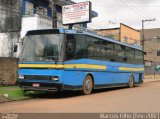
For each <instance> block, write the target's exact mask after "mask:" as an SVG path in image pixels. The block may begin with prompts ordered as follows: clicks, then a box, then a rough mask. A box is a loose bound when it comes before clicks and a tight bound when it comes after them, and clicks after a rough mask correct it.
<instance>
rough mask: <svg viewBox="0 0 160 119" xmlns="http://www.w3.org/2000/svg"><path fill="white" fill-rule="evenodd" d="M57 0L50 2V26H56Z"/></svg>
mask: <svg viewBox="0 0 160 119" xmlns="http://www.w3.org/2000/svg"><path fill="white" fill-rule="evenodd" d="M57 1H58V0H51V2H52V28H57V10H56V3H57Z"/></svg>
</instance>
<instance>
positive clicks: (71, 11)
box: [62, 2, 91, 25]
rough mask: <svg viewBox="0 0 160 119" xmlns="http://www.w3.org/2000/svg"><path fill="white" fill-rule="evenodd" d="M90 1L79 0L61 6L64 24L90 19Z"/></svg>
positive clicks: (88, 20)
mask: <svg viewBox="0 0 160 119" xmlns="http://www.w3.org/2000/svg"><path fill="white" fill-rule="evenodd" d="M90 14H91V2H81V3H77V4H72V5H65V6H63V7H62V22H63V24H64V25H68V24H77V23H82V22H90V21H91V15H90Z"/></svg>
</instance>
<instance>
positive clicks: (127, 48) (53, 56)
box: [17, 29, 144, 94]
mask: <svg viewBox="0 0 160 119" xmlns="http://www.w3.org/2000/svg"><path fill="white" fill-rule="evenodd" d="M18 75H19V76H18V80H17V81H18V84H19V86H20V87H21V88H23V89H24V90H25V91H61V90H82V91H83V93H84V94H90V93H91V92H92V91H93V89H100V88H108V87H120V86H128V87H133V86H135V85H138V84H141V83H142V82H143V78H144V65H143V52H142V50H141V49H140V48H137V47H134V46H131V45H128V44H124V43H121V42H119V41H115V40H112V39H109V38H106V37H102V36H99V35H96V34H94V33H90V32H87V31H76V30H65V29H50V30H34V31H29V32H28V33H27V34H26V36H25V38H24V42H23V49H22V52H21V55H20V62H19V71H18Z"/></svg>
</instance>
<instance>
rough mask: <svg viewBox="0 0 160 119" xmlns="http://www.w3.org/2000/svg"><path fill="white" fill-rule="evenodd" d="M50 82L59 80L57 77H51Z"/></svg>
mask: <svg viewBox="0 0 160 119" xmlns="http://www.w3.org/2000/svg"><path fill="white" fill-rule="evenodd" d="M51 80H52V81H58V80H59V78H58V77H57V76H52V77H51Z"/></svg>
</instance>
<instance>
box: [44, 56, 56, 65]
mask: <svg viewBox="0 0 160 119" xmlns="http://www.w3.org/2000/svg"><path fill="white" fill-rule="evenodd" d="M44 58H45V59H51V60H55V63H56V62H57V60H58V56H57V55H55V56H44Z"/></svg>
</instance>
